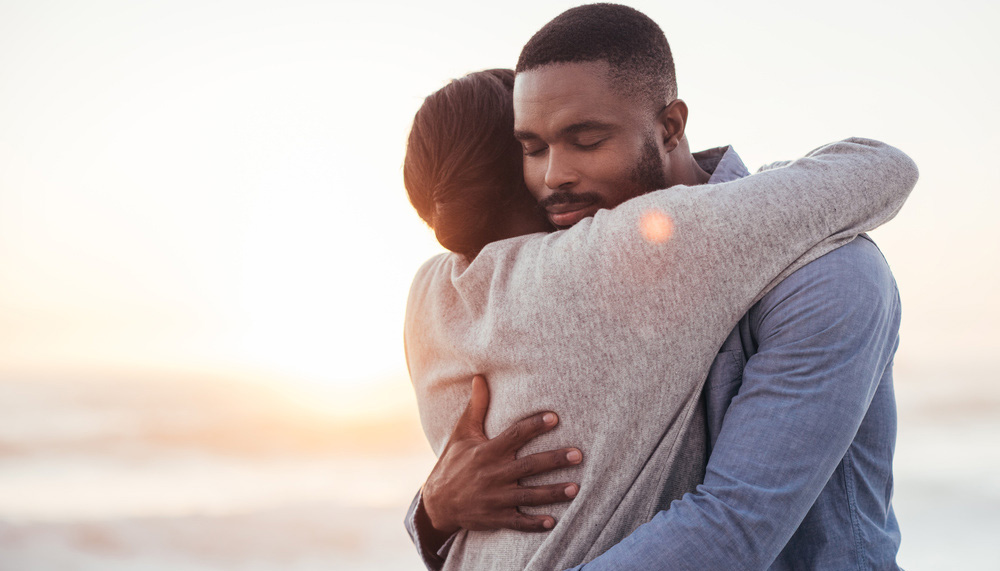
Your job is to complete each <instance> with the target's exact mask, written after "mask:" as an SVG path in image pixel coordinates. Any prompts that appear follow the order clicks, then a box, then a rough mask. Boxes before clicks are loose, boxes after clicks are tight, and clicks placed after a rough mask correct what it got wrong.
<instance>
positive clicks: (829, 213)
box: [404, 139, 917, 570]
mask: <svg viewBox="0 0 1000 571" xmlns="http://www.w3.org/2000/svg"><path fill="white" fill-rule="evenodd" d="M916 180H917V169H916V166H915V165H914V163H913V161H912V160H910V158H909V157H907V156H906V155H905V154H904V153H902V152H901V151H899V150H898V149H895V148H893V147H890V146H888V145H885V144H883V143H879V142H876V141H871V140H865V139H848V140H846V141H842V142H839V143H834V144H831V145H827V146H825V147H821V148H819V149H816V150H815V151H813V152H811V153H809V154H808V155H806V156H805V157H803V158H801V159H798V160H796V161H792V162H786V163H775V164H773V165H769V166H768V167H765V168H763V169H761V172H759V173H758V174H755V175H753V176H750V177H747V178H744V179H741V180H736V181H733V182H728V183H723V184H716V185H703V186H695V187H684V186H676V187H673V188H670V189H666V190H660V191H656V192H652V193H650V194H646V195H643V196H640V197H638V198H634V199H632V200H629V201H628V202H625V203H624V204H622V205H620V206H618V207H617V208H615V209H613V210H602V211H600V212H598V213H597V215H596V216H594V217H593V218H589V219H585V220H583V221H581V222H580V223H578V224H577V225H576V226H574V227H572V228H570V229H568V230H564V231H559V232H554V233H551V234H533V235H529V236H522V237H519V238H514V239H510V240H504V241H501V242H496V243H493V244H490V245H488V246H487V247H486V248H485V249H484V250H483V251H482V252H481V253H480V254H479V256H477V257H476V258H475V260H474V261H472V262H471V263H469V262H467V261H466V260H464V259H463V258H461V257H459V256H456V255H453V254H444V255H440V256H437V257H435V258H432V259H431V260H429V261H428V262H427V263H426V264H424V266H423V267H422V268H421V269H420V270H419V272H418V273H417V275H416V277H415V278H414V281H413V285H412V287H411V290H410V296H409V300H408V304H407V310H406V324H405V331H404V334H405V342H406V352H407V354H406V356H407V363H408V365H409V369H410V376H411V378H412V381H413V386H414V388H415V390H416V395H417V402H418V405H419V407H420V416H421V421H422V423H423V427H424V431H425V432H426V434H427V438H428V440H429V441H430V443H431V446H432V447H433V449H434V451H435V453H438V454H440V452H441V450H442V449H443V447H444V445H445V442H446V441H447V439H448V436H449V435H450V433H451V430H452V428H453V426H454V423H455V421H456V420H457V418H458V416H459V414H460V413H461V411H462V410H463V409H464V407H465V404H466V402H467V401H468V398H469V393H470V386H471V380H472V375H473V374H475V373H482V374H484V375H485V376H486V378H487V381H488V383H489V386H490V392H491V396H492V402H491V407H490V412H489V416H488V418H487V420H486V431H487V434H488V435H489V436H491V437H492V436H495V435H496V434H498V433H499V432H501V431H502V430H503V429H504V428H506V427H507V426H508V425H510V424H511V423H512V422H514V421H515V420H517V419H520V418H522V417H524V416H525V415H528V414H531V413H534V412H538V411H542V410H554V411H557V412H558V413H559V416H560V423H559V426H558V427H557V428H556V429H555V430H553V431H552V432H550V433H548V434H546V435H544V436H542V437H541V438H538V439H537V440H535V441H533V442H532V443H531V444H530V445H529V446H527V447H526V448H525V449H524V450H522V451H521V454H529V453H533V452H538V451H542V450H548V449H552V448H557V447H562V446H577V447H579V448H580V449H581V450H583V451H584V461H583V463H582V465H580V466H576V467H572V468H567V469H564V470H561V471H559V472H554V473H551V474H546V475H542V476H538V477H535V478H531V479H529V480H528V481H526V482H525V483H527V484H538V483H556V482H564V481H575V482H579V483H580V492H579V494H578V496H577V497H576V499H574V500H573V502H571V503H569V504H564V505H559V506H548V507H545V508H544V509H534V510H532V509H530V508H529V509H526V511H530V512H531V513H551V514H552V515H554V516H555V517H556V519H557V521H558V524H557V525H556V527H555V529H553V530H552V531H550V532H547V533H537V534H528V533H518V532H514V531H508V530H500V531H492V532H461V533H460V534H459V536H458V537H457V539H456V541H455V543H454V545H453V546H452V548H451V551H450V553H449V556H448V559H447V563H446V565H445V568H446V569H537V570H551V569H563V568H566V567H569V566H573V565H577V564H580V563H583V562H586V561H589V560H590V559H592V558H594V557H596V556H597V555H599V554H601V553H602V552H603V551H605V550H606V549H608V548H609V547H610V546H612V545H614V544H615V543H617V542H618V541H620V540H621V539H622V538H624V537H625V536H627V535H628V534H629V533H630V532H631V531H632V530H634V529H635V528H636V527H638V526H639V525H641V524H642V523H645V522H646V521H648V520H649V519H650V518H651V517H652V516H653V515H654V514H655V513H656V512H657V511H659V510H661V509H665V508H666V507H667V506H668V505H669V503H670V501H671V500H673V499H676V498H678V497H680V496H681V495H683V494H684V493H685V492H688V491H691V490H693V489H694V487H695V486H696V485H697V484H698V483H700V481H701V478H702V475H703V469H704V468H703V467H704V463H705V445H704V430H705V427H704V424H703V422H702V421H701V419H700V417H699V416H698V407H697V406H696V405H697V403H698V395H699V393H700V391H701V388H702V383H703V381H704V379H705V377H706V375H707V373H708V369H709V366H710V365H711V363H712V359H713V358H714V356H715V353H716V351H717V350H718V348H719V346H720V344H721V343H722V342H723V340H724V339H725V337H726V335H727V334H728V333H729V331H730V330H732V328H733V326H734V325H735V323H736V322H737V320H738V319H739V318H740V316H742V315H743V314H744V313H745V312H746V311H747V310H748V309H749V308H750V306H751V305H752V304H753V303H754V302H755V301H756V300H757V299H759V298H760V297H761V296H762V295H763V294H764V293H766V291H768V290H769V289H770V287H772V286H773V285H774V284H776V283H777V282H778V281H780V280H781V279H783V278H784V277H785V276H787V275H788V274H790V273H791V272H793V271H794V270H796V269H797V268H799V267H801V266H802V265H804V264H806V263H808V262H810V261H812V260H814V259H815V258H817V257H819V256H821V255H823V254H824V253H826V252H829V251H830V250H833V249H835V248H837V247H839V246H841V245H843V244H845V243H847V242H849V241H850V240H852V239H853V238H854V237H855V236H856V235H857V234H858V233H860V232H864V231H867V230H871V229H873V228H875V227H876V226H878V225H880V224H882V223H884V222H886V221H887V220H889V219H890V218H892V217H893V216H894V215H895V214H896V212H897V211H898V210H899V209H900V207H901V206H902V204H903V201H904V200H905V199H906V197H907V195H908V194H909V192H910V191H911V190H912V188H913V186H914V184H915V183H916ZM651 213H652V216H653V217H654V220H656V221H657V226H658V229H661V230H662V229H664V228H665V227H664V225H663V221H664V220H665V219H669V220H670V221H672V235H671V236H670V238H669V239H667V240H665V241H662V240H655V239H654V240H650V239H649V238H650V236H649V234H648V233H644V232H643V231H642V227H641V225H642V221H643V220H644V219H648V218H649V217H650V216H651ZM664 217H666V218H664ZM654 234H656V232H654ZM659 234H660V237H662V235H663V234H665V233H664V232H660V233H659Z"/></svg>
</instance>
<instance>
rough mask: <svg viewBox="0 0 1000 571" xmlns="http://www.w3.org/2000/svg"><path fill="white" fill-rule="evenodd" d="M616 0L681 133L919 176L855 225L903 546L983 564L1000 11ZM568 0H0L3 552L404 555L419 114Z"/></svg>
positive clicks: (413, 484)
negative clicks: (884, 210)
mask: <svg viewBox="0 0 1000 571" xmlns="http://www.w3.org/2000/svg"><path fill="white" fill-rule="evenodd" d="M630 4H632V5H634V6H635V7H637V8H639V9H641V10H643V11H644V12H646V13H647V14H648V15H650V16H651V17H652V18H653V19H655V20H656V21H657V22H658V23H659V24H660V25H661V27H662V28H663V29H664V31H665V32H666V34H667V37H668V39H669V40H670V43H671V45H672V48H673V51H674V57H675V60H676V63H677V75H678V81H679V86H680V94H681V97H682V98H684V99H685V100H686V101H687V102H688V105H689V107H690V109H691V116H690V119H689V125H688V136H689V139H690V141H691V144H692V148H693V149H701V148H707V147H714V146H719V145H725V144H732V145H734V146H735V147H736V149H737V150H738V151H739V152H740V154H741V155H742V156H743V159H744V161H745V162H746V163H747V165H748V166H750V167H751V169H753V168H755V167H756V166H758V165H760V164H763V163H767V162H771V161H773V160H778V159H787V158H794V157H796V156H799V155H802V154H804V153H805V152H807V151H808V150H810V149H812V148H814V147H817V146H819V145H821V144H823V143H826V142H829V141H832V140H836V139H840V138H844V137H847V136H852V135H860V136H866V137H872V138H877V139H881V140H884V141H887V142H889V143H892V144H894V145H896V146H898V147H900V148H902V149H903V150H905V151H906V152H908V153H909V154H910V155H911V156H912V157H913V158H914V159H915V160H916V162H917V164H918V165H919V166H920V169H921V180H920V183H919V184H918V186H917V189H916V190H915V192H914V193H913V195H912V198H911V199H910V201H909V203H908V204H907V205H906V207H905V208H904V209H903V211H902V212H901V213H900V215H899V216H898V218H897V219H896V220H895V221H893V222H892V223H890V224H889V225H888V226H886V227H885V228H883V229H880V230H878V231H877V232H875V233H874V234H873V236H874V238H875V239H876V241H878V243H879V244H880V246H881V247H882V249H883V251H884V252H885V254H886V256H887V258H888V260H889V262H890V265H891V266H892V268H893V271H894V273H895V275H896V279H897V281H898V283H899V289H900V292H901V295H902V298H903V306H904V322H903V329H902V334H901V335H902V345H901V347H900V350H899V353H898V355H897V358H896V383H897V384H896V391H897V397H898V401H899V438H898V445H897V456H896V461H895V467H896V492H895V500H894V503H895V505H896V510H897V514H898V516H899V520H900V524H901V527H902V531H903V545H902V550H901V552H900V556H899V561H900V563H901V564H902V565H904V566H905V567H907V568H909V569H958V568H980V569H985V568H994V569H997V568H1000V548H998V547H996V546H997V545H998V544H997V543H996V541H995V538H996V536H997V535H998V534H1000V518H998V514H1000V479H998V477H997V475H996V474H997V471H998V469H1000V456H998V452H997V451H998V447H997V445H996V440H997V438H998V436H1000V415H998V413H1000V384H998V382H997V381H998V380H1000V374H998V367H997V365H996V355H997V354H998V353H1000V334H998V333H997V329H996V325H995V324H996V323H997V322H998V321H1000V298H998V293H1000V288H998V284H1000V262H998V261H1000V240H998V238H997V235H996V231H997V223H996V220H995V216H996V213H997V211H998V209H1000V208H998V207H1000V193H998V190H1000V169H997V168H996V167H995V164H994V161H995V160H996V154H997V153H998V152H1000V144H998V143H1000V139H998V132H1000V111H998V109H1000V107H998V106H997V104H996V102H995V96H996V93H997V91H998V88H1000V79H998V73H1000V65H998V56H1000V40H998V36H997V34H996V33H995V28H996V27H997V25H998V24H1000V18H998V16H1000V8H998V5H997V4H996V3H995V2H988V1H986V0H954V1H952V2H948V3H939V2H936V3H931V2H921V1H908V2H902V1H898V2H871V1H858V0H844V1H842V2H837V3H834V4H830V3H826V4H811V3H802V2H792V1H787V2H784V1H776V2H765V3H747V2H716V3H710V4H705V3H696V2H679V1H678V2H634V3H630ZM573 5H574V4H573V3H570V2H549V1H542V0H530V1H522V0H515V1H510V2H506V3H491V4H488V5H487V4H483V5H480V4H475V3H465V2H452V3H447V2H389V1H382V2H360V1H359V2H340V1H336V2H331V1H313V2H311V1H305V0H288V1H283V2H277V1H268V2H264V1H259V0H242V1H236V0H201V1H197V2H195V1H189V0H175V1H170V2H166V1H163V2H156V1H150V2H134V1H127V0H118V1H115V0H94V1H91V2H86V3H83V2H71V1H68V0H65V1H53V0H30V1H29V0H21V1H13V0H0V570H3V571H7V570H18V571H22V570H41V569H45V570H47V569H60V570H73V569H81V570H98V569H100V570H118V569H142V570H158V569H178V570H183V571H194V570H209V569H240V570H243V569H253V570H265V569H283V570H285V569H293V570H294V569H303V570H305V569H330V568H333V569H359V570H368V569H372V570H374V569H413V570H417V569H421V568H422V566H421V564H420V561H419V559H418V558H417V557H416V555H415V552H414V551H413V550H412V548H411V547H410V545H409V540H408V538H407V536H406V534H405V532H404V530H403V526H402V519H403V515H404V512H405V510H406V507H407V505H408V503H409V500H410V498H411V497H412V494H413V493H414V492H415V490H416V489H417V488H418V487H419V486H420V484H421V483H422V482H423V479H424V477H425V476H426V474H427V473H428V472H429V470H430V468H431V466H432V465H433V462H434V458H433V455H432V454H431V452H430V448H429V446H428V445H427V444H426V442H425V440H424V438H423V434H422V431H421V428H420V425H419V420H418V419H417V415H416V406H415V402H414V399H413V396H412V389H411V388H410V385H409V380H408V377H407V373H406V365H405V362H404V360H403V347H402V319H403V309H404V305H405V301H406V295H407V290H408V287H409V284H410V280H411V278H412V276H413V274H414V272H415V271H416V269H417V268H418V267H419V266H420V264H421V263H422V262H423V261H424V260H425V259H426V258H428V257H429V256H431V255H434V254H436V253H437V252H439V251H440V248H439V246H438V245H437V244H436V242H435V241H434V239H433V235H432V234H431V232H430V231H429V230H428V229H427V228H426V227H425V226H424V225H423V224H422V223H421V222H420V220H419V219H418V218H417V216H416V214H415V213H414V212H413V211H412V209H411V208H410V206H409V204H408V202H407V200H406V196H405V192H404V189H403V186H402V176H401V165H402V160H403V153H404V150H405V139H406V135H407V132H408V129H409V123H410V121H411V119H412V117H413V114H414V112H415V111H416V109H417V108H418V107H419V105H420V103H421V101H422V99H423V97H424V96H425V95H427V94H428V93H430V92H432V91H434V90H436V89H438V88H439V87H441V86H442V85H444V84H445V82H446V81H447V80H448V79H449V78H452V77H457V76H460V75H463V74H465V73H467V72H469V71H474V70H478V69H485V68H491V67H513V65H514V64H515V62H516V58H517V55H518V53H519V51H520V48H521V46H522V45H523V43H524V42H525V41H527V39H528V38H529V37H530V36H531V35H532V33H534V31H535V30H537V29H538V28H539V27H541V26H542V25H543V24H544V23H545V22H547V21H548V20H549V19H551V18H552V17H554V16H555V15H557V14H558V13H559V12H561V11H563V10H564V9H566V8H569V7H571V6H573Z"/></svg>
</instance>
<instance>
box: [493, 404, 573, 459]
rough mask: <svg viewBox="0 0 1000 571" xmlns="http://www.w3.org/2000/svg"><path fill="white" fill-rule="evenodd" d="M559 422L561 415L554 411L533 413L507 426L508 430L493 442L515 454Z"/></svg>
mask: <svg viewBox="0 0 1000 571" xmlns="http://www.w3.org/2000/svg"><path fill="white" fill-rule="evenodd" d="M558 423H559V417H558V416H556V413H554V412H540V413H538V414H533V415H531V416H529V417H527V418H522V419H521V420H519V421H517V422H515V423H514V424H512V425H510V426H509V427H507V430H504V431H503V433H502V434H500V436H497V437H496V438H494V439H493V443H494V445H495V446H498V447H500V448H502V449H503V451H504V452H506V453H508V454H513V453H515V452H517V451H518V450H520V449H521V447H522V446H524V445H525V444H527V443H528V441H529V440H531V439H532V438H535V437H536V436H538V435H540V434H544V433H546V432H548V431H550V430H552V429H553V428H555V427H556V424H558Z"/></svg>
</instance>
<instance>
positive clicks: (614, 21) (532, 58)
mask: <svg viewBox="0 0 1000 571" xmlns="http://www.w3.org/2000/svg"><path fill="white" fill-rule="evenodd" d="M592 61H606V62H608V65H609V66H610V67H611V75H612V79H613V80H614V85H616V86H617V87H618V89H619V91H620V92H622V93H639V94H641V95H643V96H645V97H648V98H649V99H650V100H651V101H653V102H654V103H656V104H658V105H659V104H666V103H669V102H670V101H673V100H674V99H676V98H677V77H676V74H675V73H674V58H673V56H672V55H671V53H670V44H668V43H667V37H666V36H665V35H663V30H661V29H660V27H659V26H657V25H656V22H654V21H653V20H651V19H650V18H649V16H646V15H645V14H643V13H642V12H640V11H638V10H636V9H634V8H630V7H628V6H622V5H620V4H588V5H586V6H578V7H576V8H571V9H569V10H566V11H565V12H563V13H562V14H559V15H558V16H556V17H555V18H553V19H552V21H551V22H549V23H548V24H545V26H544V27H542V29H541V30H538V32H536V33H535V35H534V36H532V37H531V39H530V40H528V43H527V44H525V45H524V48H523V49H522V50H521V56H520V57H519V58H518V60H517V73H521V72H524V71H530V70H532V69H535V68H537V67H541V66H543V65H548V64H552V63H582V62H592Z"/></svg>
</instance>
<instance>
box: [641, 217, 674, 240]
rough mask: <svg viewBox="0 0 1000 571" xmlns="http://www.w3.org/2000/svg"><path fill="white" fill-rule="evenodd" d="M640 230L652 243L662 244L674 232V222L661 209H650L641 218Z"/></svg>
mask: <svg viewBox="0 0 1000 571" xmlns="http://www.w3.org/2000/svg"><path fill="white" fill-rule="evenodd" d="M639 231H640V232H642V237H643V238H644V239H645V240H646V241H647V242H649V243H651V244H662V243H664V242H666V241H667V240H669V239H670V237H671V236H672V235H673V234H674V223H673V221H672V220H670V217H669V216H667V215H666V214H664V213H662V212H660V211H659V210H649V211H647V212H645V213H643V215H642V217H641V218H639Z"/></svg>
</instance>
